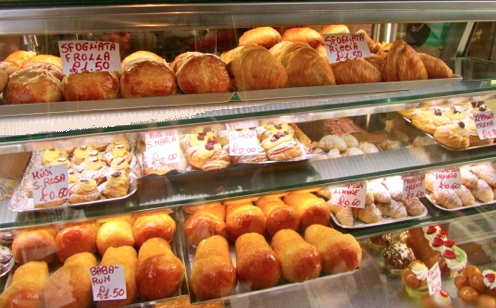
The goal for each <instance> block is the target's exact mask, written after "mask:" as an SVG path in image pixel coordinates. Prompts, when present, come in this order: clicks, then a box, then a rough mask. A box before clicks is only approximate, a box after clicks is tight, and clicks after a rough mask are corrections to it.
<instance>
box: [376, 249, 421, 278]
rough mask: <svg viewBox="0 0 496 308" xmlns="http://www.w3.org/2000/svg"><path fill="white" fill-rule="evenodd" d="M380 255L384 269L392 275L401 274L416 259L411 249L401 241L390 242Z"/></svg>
mask: <svg viewBox="0 0 496 308" xmlns="http://www.w3.org/2000/svg"><path fill="white" fill-rule="evenodd" d="M382 256H383V257H384V266H385V268H386V270H387V271H388V272H389V273H391V274H394V275H397V274H401V273H402V272H403V271H404V270H405V269H406V268H407V267H408V264H410V262H412V261H413V260H415V259H416V258H415V254H414V253H413V251H412V249H411V248H410V247H408V246H407V245H406V244H405V243H403V242H401V241H394V242H392V243H391V244H390V245H389V246H387V247H386V249H385V250H384V252H383V253H382Z"/></svg>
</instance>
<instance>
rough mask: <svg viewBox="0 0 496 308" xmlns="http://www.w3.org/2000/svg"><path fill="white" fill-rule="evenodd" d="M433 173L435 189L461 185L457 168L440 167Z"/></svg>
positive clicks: (452, 187)
mask: <svg viewBox="0 0 496 308" xmlns="http://www.w3.org/2000/svg"><path fill="white" fill-rule="evenodd" d="M434 175H435V179H434V185H435V187H436V188H437V189H458V188H460V186H461V185H462V184H461V182H462V181H461V177H460V169H459V168H445V169H441V170H438V171H437V172H436V173H435V174H434Z"/></svg>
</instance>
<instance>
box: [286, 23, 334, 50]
mask: <svg viewBox="0 0 496 308" xmlns="http://www.w3.org/2000/svg"><path fill="white" fill-rule="evenodd" d="M281 39H282V40H283V41H290V42H301V43H307V44H308V45H310V46H311V47H312V48H317V46H319V45H323V44H324V39H323V38H322V35H320V33H319V32H317V31H316V30H314V29H312V28H308V27H302V28H290V29H287V30H286V31H284V33H283V34H282V37H281Z"/></svg>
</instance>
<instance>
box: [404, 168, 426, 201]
mask: <svg viewBox="0 0 496 308" xmlns="http://www.w3.org/2000/svg"><path fill="white" fill-rule="evenodd" d="M422 197H425V174H424V173H421V172H419V173H414V174H408V175H405V176H403V197H402V198H403V200H407V199H411V198H422Z"/></svg>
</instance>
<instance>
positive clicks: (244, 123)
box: [226, 120, 259, 130]
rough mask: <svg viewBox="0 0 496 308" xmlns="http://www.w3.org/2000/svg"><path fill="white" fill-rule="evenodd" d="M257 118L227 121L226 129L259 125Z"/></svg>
mask: <svg viewBox="0 0 496 308" xmlns="http://www.w3.org/2000/svg"><path fill="white" fill-rule="evenodd" d="M258 124H259V123H258V121H257V120H246V121H238V122H231V123H226V129H228V130H235V129H243V128H254V127H257V126H258Z"/></svg>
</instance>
